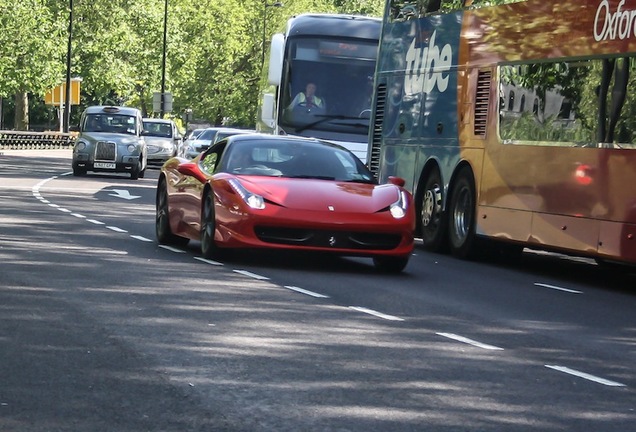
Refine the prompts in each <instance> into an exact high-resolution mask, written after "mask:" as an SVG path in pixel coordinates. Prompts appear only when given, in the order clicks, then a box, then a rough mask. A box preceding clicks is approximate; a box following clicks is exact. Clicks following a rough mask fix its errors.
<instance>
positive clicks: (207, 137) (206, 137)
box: [196, 129, 217, 142]
mask: <svg viewBox="0 0 636 432" xmlns="http://www.w3.org/2000/svg"><path fill="white" fill-rule="evenodd" d="M216 132H217V131H216V130H214V129H206V130H204V131H203V132H201V133H200V134H199V136H198V137H197V138H196V139H197V140H201V141H210V142H211V141H212V140H213V139H214V135H216Z"/></svg>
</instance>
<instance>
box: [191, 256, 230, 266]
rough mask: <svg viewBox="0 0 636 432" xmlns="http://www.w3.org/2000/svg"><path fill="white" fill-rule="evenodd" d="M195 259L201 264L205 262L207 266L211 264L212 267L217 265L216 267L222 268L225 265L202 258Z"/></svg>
mask: <svg viewBox="0 0 636 432" xmlns="http://www.w3.org/2000/svg"><path fill="white" fill-rule="evenodd" d="M194 259H195V260H198V261H201V262H204V263H206V264H211V265H215V266H222V265H223V263H220V262H218V261H212V260H209V259H205V258H201V257H194Z"/></svg>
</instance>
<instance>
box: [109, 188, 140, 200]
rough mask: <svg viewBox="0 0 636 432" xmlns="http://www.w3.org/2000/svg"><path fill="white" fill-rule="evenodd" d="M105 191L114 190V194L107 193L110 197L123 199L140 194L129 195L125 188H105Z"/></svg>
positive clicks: (131, 198)
mask: <svg viewBox="0 0 636 432" xmlns="http://www.w3.org/2000/svg"><path fill="white" fill-rule="evenodd" d="M105 192H115V193H114V194H108V195H109V196H112V197H117V198H123V199H125V200H133V199H137V198H141V196H140V195H131V194H130V192H129V191H128V190H127V189H113V190H106V191H105Z"/></svg>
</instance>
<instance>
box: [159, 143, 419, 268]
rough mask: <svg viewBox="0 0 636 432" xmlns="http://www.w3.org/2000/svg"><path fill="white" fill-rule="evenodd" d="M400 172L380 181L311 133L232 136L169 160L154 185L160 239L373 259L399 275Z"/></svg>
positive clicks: (407, 231) (407, 242)
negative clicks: (303, 135) (188, 155)
mask: <svg viewBox="0 0 636 432" xmlns="http://www.w3.org/2000/svg"><path fill="white" fill-rule="evenodd" d="M403 184H404V182H403V181H402V180H401V179H397V178H395V179H392V180H391V182H390V183H387V184H382V185H380V184H377V181H376V180H375V179H374V176H373V174H372V173H371V172H370V171H369V170H368V169H367V167H366V166H365V165H364V164H363V163H362V162H361V161H360V160H359V159H358V158H357V157H356V156H355V155H353V154H352V153H351V152H349V151H348V150H346V149H344V148H343V147H340V146H338V145H334V144H331V143H327V142H324V141H320V140H317V139H309V138H298V137H289V136H276V135H264V134H247V135H234V136H231V137H228V138H227V139H224V140H222V141H219V142H218V143H216V144H215V145H213V146H212V147H210V148H209V149H208V150H206V151H205V152H203V153H201V154H200V155H199V156H197V157H196V158H194V159H192V160H186V159H183V158H179V157H176V158H172V159H170V160H168V161H167V162H166V163H165V164H164V165H163V167H162V169H161V173H160V175H159V181H158V184H157V201H156V203H157V207H156V208H157V214H156V232H157V239H158V241H159V243H160V244H173V245H184V244H186V243H187V242H188V241H189V240H197V241H200V242H201V252H202V254H203V256H204V257H206V258H219V257H222V255H223V252H224V251H227V250H228V249H230V248H270V249H288V250H289V249H292V250H305V251H315V252H328V253H333V254H339V255H349V256H363V257H371V258H373V261H374V264H375V266H376V268H378V269H379V270H382V271H386V272H401V271H402V270H403V269H404V267H405V266H406V264H407V263H408V260H409V257H410V255H411V252H412V250H413V232H414V228H415V211H414V208H413V199H412V196H411V195H410V193H409V192H408V191H406V190H405V189H403V188H402V185H403Z"/></svg>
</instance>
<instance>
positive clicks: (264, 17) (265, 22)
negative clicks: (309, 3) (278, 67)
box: [261, 0, 283, 66]
mask: <svg viewBox="0 0 636 432" xmlns="http://www.w3.org/2000/svg"><path fill="white" fill-rule="evenodd" d="M269 7H283V4H282V3H281V2H275V3H267V0H264V1H263V50H262V52H261V66H262V65H264V64H265V41H266V39H265V38H266V37H267V36H266V32H265V30H266V28H267V8H269Z"/></svg>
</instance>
